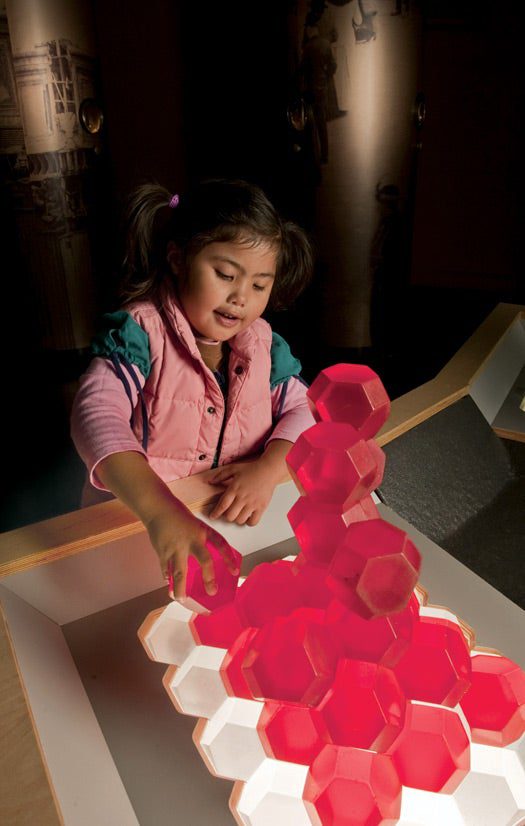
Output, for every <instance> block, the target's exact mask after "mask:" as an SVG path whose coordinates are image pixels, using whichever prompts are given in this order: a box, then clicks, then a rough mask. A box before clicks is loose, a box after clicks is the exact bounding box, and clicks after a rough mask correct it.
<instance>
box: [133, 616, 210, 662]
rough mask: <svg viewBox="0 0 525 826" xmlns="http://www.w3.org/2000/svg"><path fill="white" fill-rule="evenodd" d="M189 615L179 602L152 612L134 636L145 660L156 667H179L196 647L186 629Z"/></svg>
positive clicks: (188, 629)
mask: <svg viewBox="0 0 525 826" xmlns="http://www.w3.org/2000/svg"><path fill="white" fill-rule="evenodd" d="M192 615H193V614H192V612H191V611H190V610H189V609H188V608H185V607H184V606H183V605H181V604H180V602H170V604H169V605H167V606H166V608H158V609H157V610H156V611H151V613H149V614H148V616H147V617H146V619H145V620H144V622H143V623H142V625H141V626H140V628H139V630H138V632H137V634H138V637H139V639H140V641H141V643H142V645H143V646H144V648H145V650H146V653H147V655H148V657H149V658H150V659H152V660H155V661H156V662H159V663H167V664H168V665H182V663H183V662H184V660H185V659H186V657H187V656H188V655H189V654H190V653H191V651H193V649H194V648H195V646H196V645H197V643H196V642H195V640H194V638H193V634H192V633H191V629H190V626H189V625H188V623H189V621H190V619H191V617H192Z"/></svg>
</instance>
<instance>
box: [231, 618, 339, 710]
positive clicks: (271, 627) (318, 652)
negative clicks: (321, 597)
mask: <svg viewBox="0 0 525 826" xmlns="http://www.w3.org/2000/svg"><path fill="white" fill-rule="evenodd" d="M339 655H340V647H339V642H338V640H334V639H332V638H330V635H329V634H328V633H327V630H326V628H325V627H323V625H322V612H321V611H319V610H318V609H315V608H301V609H299V610H298V611H295V612H294V613H293V614H291V615H290V616H289V617H278V618H277V619H275V620H272V622H270V623H268V624H267V625H265V626H264V628H262V629H260V630H259V632H258V633H257V635H256V636H255V637H254V638H253V639H252V640H251V642H250V645H249V647H248V650H247V652H246V656H245V657H244V660H243V663H242V671H243V674H244V677H245V680H246V683H247V685H248V686H249V689H250V691H251V693H252V695H253V696H254V697H256V698H258V699H264V700H283V701H287V702H297V703H305V704H306V705H315V704H316V703H318V702H319V700H320V699H321V698H322V697H323V696H324V694H325V693H326V691H327V690H328V688H329V686H330V684H331V682H332V680H333V676H334V673H335V668H336V665H337V661H338V659H339Z"/></svg>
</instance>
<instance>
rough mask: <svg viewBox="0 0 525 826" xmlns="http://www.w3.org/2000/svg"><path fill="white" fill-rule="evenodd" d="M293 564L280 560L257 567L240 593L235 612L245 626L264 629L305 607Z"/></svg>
mask: <svg viewBox="0 0 525 826" xmlns="http://www.w3.org/2000/svg"><path fill="white" fill-rule="evenodd" d="M293 564H294V563H293V562H285V561H284V560H282V559H280V560H277V561H276V562H263V563H261V564H260V565H257V567H256V568H254V569H253V571H251V573H250V574H249V576H247V577H246V580H245V582H244V583H243V584H242V585H241V586H240V587H239V588H238V589H237V593H236V595H235V608H236V610H237V612H238V614H239V617H240V618H241V620H242V622H243V623H244V625H245V626H252V627H259V628H261V627H262V626H263V625H265V624H266V623H267V622H269V621H270V620H272V619H274V618H275V617H278V616H286V615H287V614H290V613H291V612H292V611H293V610H294V609H295V608H299V606H300V604H301V596H300V594H299V590H298V588H297V582H296V579H295V574H294V568H293Z"/></svg>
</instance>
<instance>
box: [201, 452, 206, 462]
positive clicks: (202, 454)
mask: <svg viewBox="0 0 525 826" xmlns="http://www.w3.org/2000/svg"><path fill="white" fill-rule="evenodd" d="M205 458H206V454H205V453H201V455H200V456H199V462H203V461H204V459H205Z"/></svg>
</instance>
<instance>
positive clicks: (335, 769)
mask: <svg viewBox="0 0 525 826" xmlns="http://www.w3.org/2000/svg"><path fill="white" fill-rule="evenodd" d="M304 799H305V801H306V804H307V806H308V808H309V810H310V811H311V812H312V822H313V823H317V822H320V823H321V824H322V826H370V824H380V823H381V824H383V823H395V822H397V818H398V817H399V812H400V808H401V783H400V781H399V777H398V775H397V772H396V770H395V767H394V765H393V763H392V760H391V759H390V757H388V756H387V755H386V754H376V753H375V752H372V751H365V750H362V749H354V748H348V747H346V748H345V747H341V746H334V745H327V746H325V748H324V749H323V750H322V751H321V753H320V754H319V756H318V757H317V758H316V759H315V760H314V762H313V763H312V766H311V768H310V772H309V774H308V777H307V779H306V784H305V788H304ZM316 816H317V817H316Z"/></svg>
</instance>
